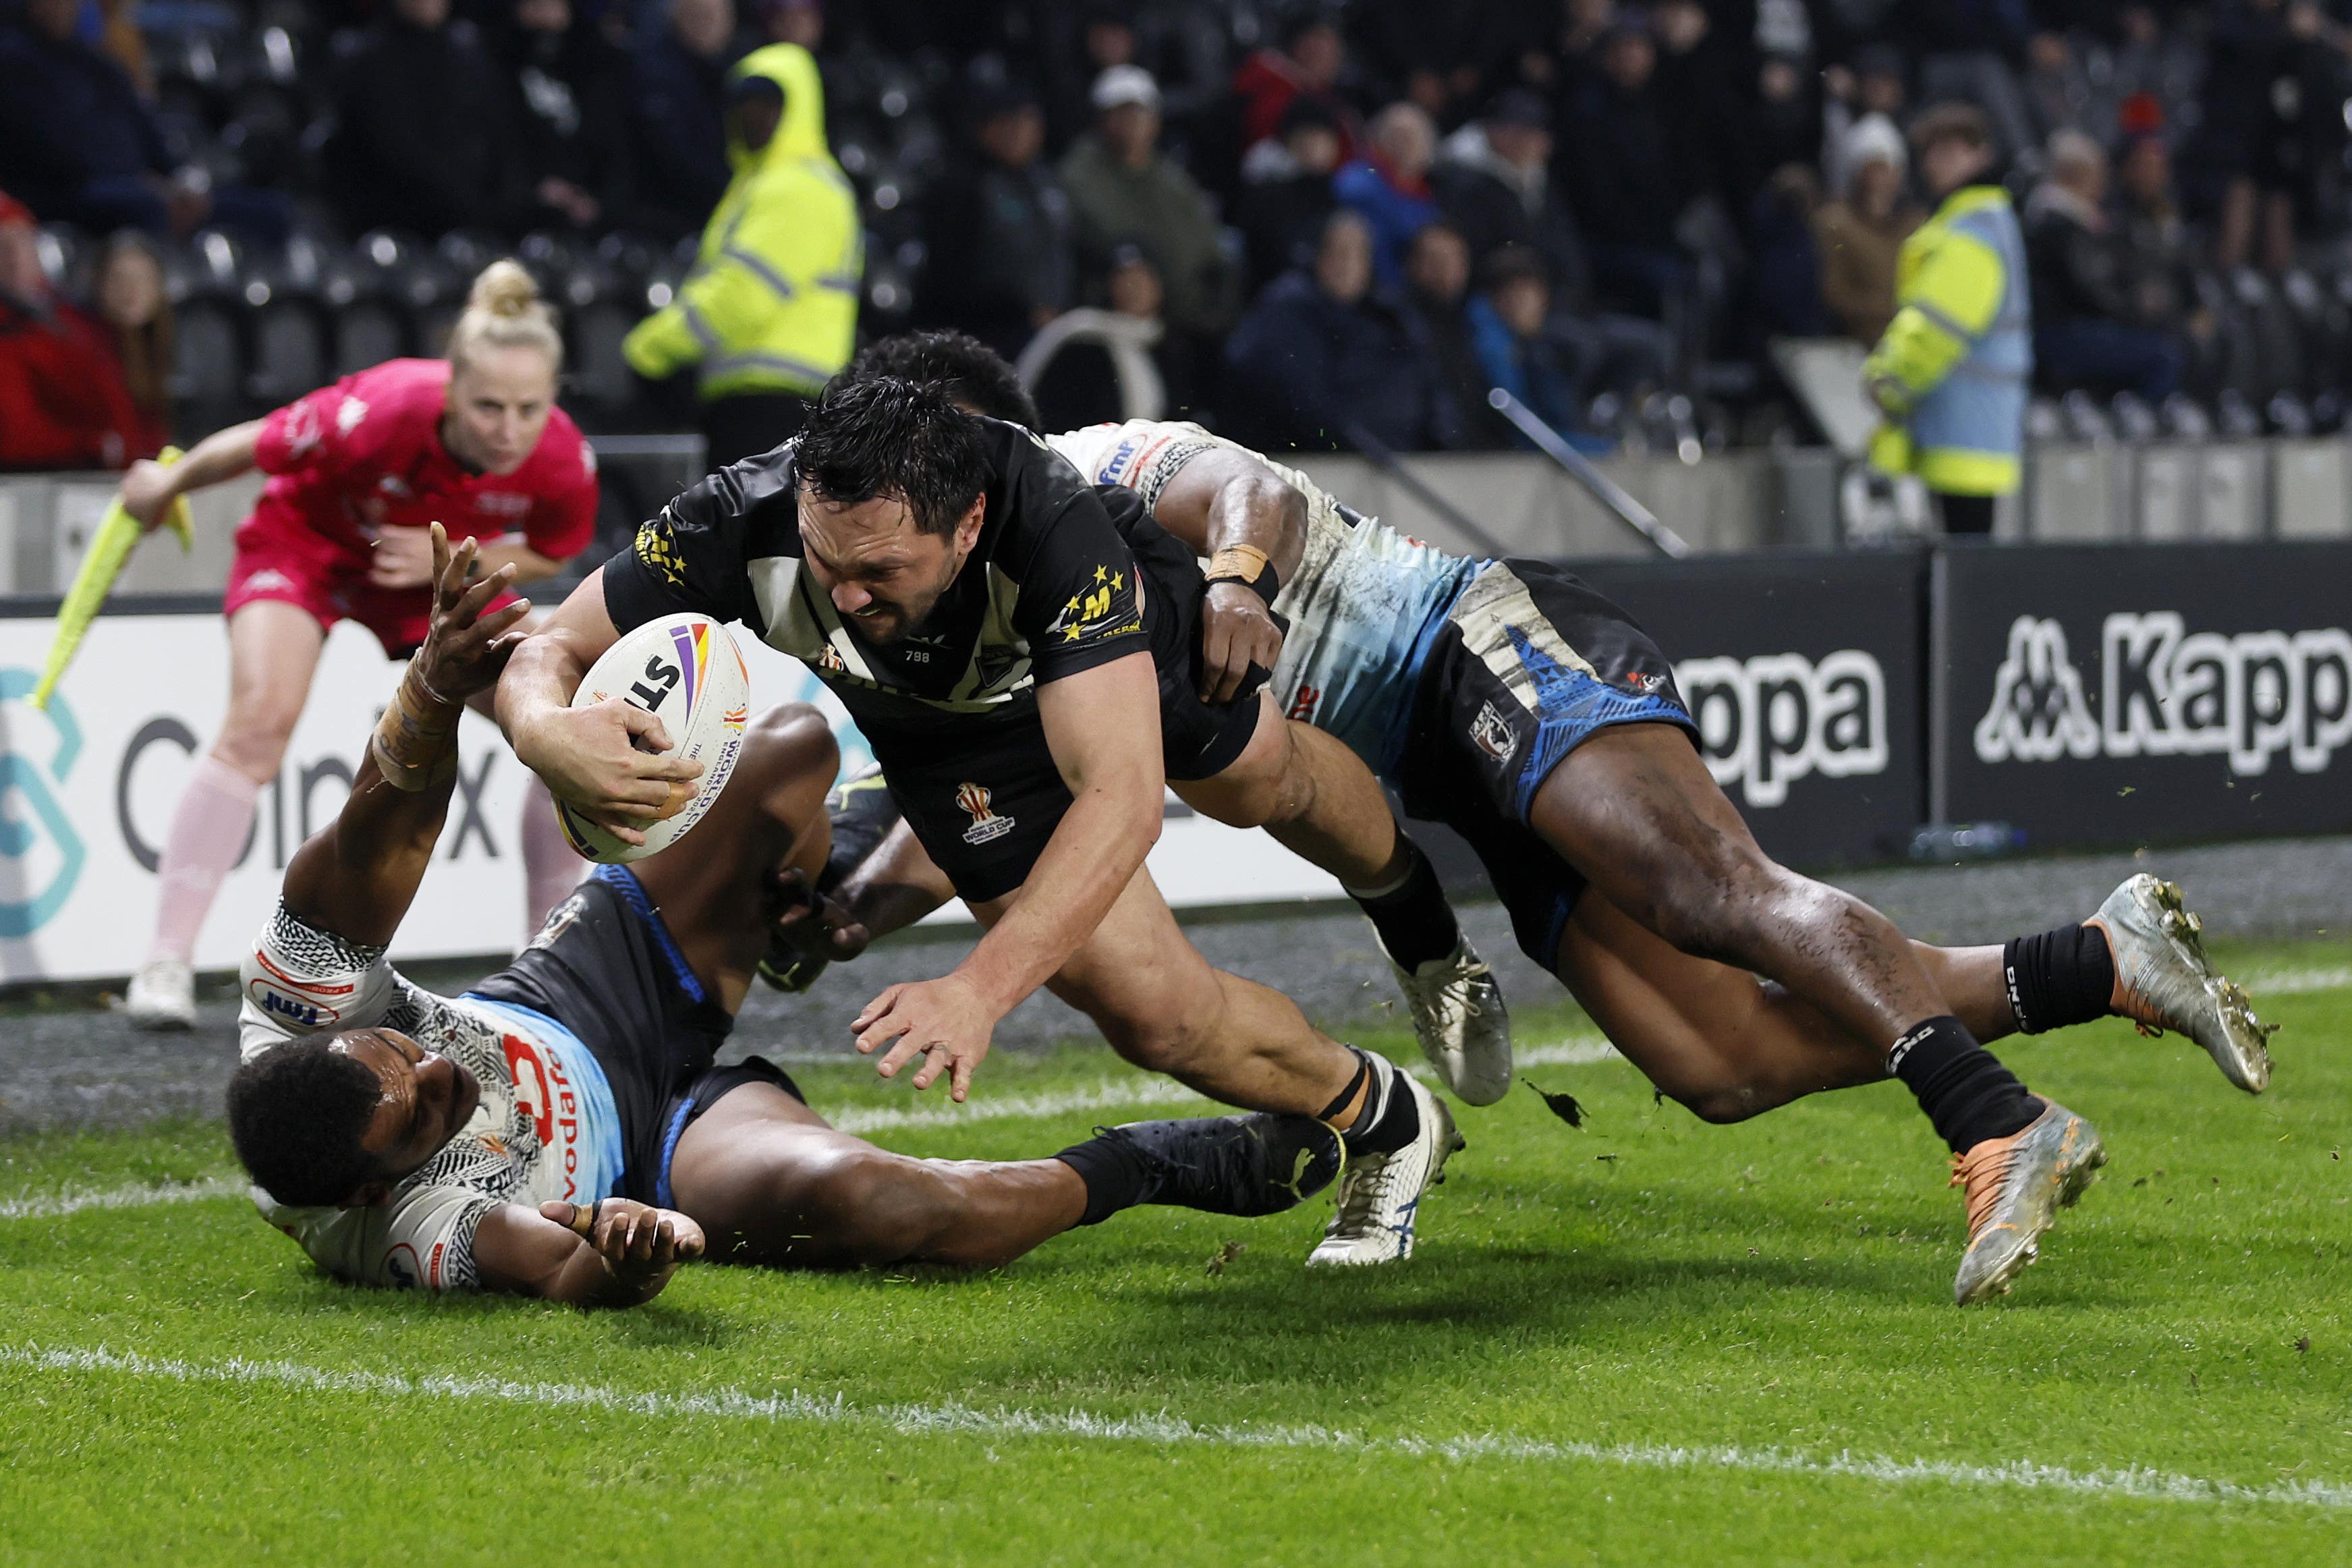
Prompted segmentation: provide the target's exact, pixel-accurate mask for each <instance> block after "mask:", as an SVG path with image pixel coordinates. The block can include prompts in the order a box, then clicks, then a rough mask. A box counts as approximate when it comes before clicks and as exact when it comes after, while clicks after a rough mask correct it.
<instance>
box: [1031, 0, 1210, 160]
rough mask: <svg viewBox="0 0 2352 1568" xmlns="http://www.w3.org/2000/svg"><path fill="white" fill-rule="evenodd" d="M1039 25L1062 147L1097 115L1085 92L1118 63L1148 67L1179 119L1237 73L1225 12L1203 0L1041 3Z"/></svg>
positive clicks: (1052, 131)
mask: <svg viewBox="0 0 2352 1568" xmlns="http://www.w3.org/2000/svg"><path fill="white" fill-rule="evenodd" d="M1204 12H1205V14H1204ZM1038 26H1039V28H1040V37H1039V44H1040V48H1039V51H1038V52H1039V53H1040V54H1041V55H1042V56H1043V63H1044V67H1045V83H1046V89H1047V104H1046V117H1045V118H1046V131H1047V135H1048V139H1049V140H1050V141H1051V142H1053V144H1054V145H1055V146H1057V147H1059V146H1064V145H1066V144H1067V143H1068V142H1070V141H1071V140H1072V139H1073V138H1075V137H1076V136H1077V135H1078V133H1079V132H1083V131H1084V130H1086V128H1087V125H1088V124H1089V123H1090V122H1091V121H1092V120H1093V118H1094V114H1093V105H1092V103H1091V102H1090V101H1089V100H1088V98H1087V94H1088V92H1089V90H1090V89H1092V88H1093V86H1094V83H1095V79H1096V78H1097V77H1099V76H1101V75H1102V73H1103V72H1105V71H1107V70H1108V69H1110V68H1111V67H1113V66H1140V67H1142V68H1144V69H1146V70H1148V71H1150V73H1151V76H1152V79H1153V81H1155V82H1157V83H1158V84H1159V87H1160V110H1161V113H1162V114H1163V116H1165V117H1166V118H1167V119H1169V120H1170V121H1173V122H1175V123H1177V124H1179V125H1181V124H1183V123H1185V122H1186V121H1189V120H1190V119H1191V117H1192V116H1193V115H1195V114H1198V113H1199V112H1200V111H1201V110H1203V109H1204V108H1206V107H1208V106H1209V105H1210V104H1212V103H1214V102H1216V101H1218V100H1221V99H1223V96H1224V95H1225V92H1226V83H1227V82H1228V80H1229V79H1231V77H1232V74H1233V72H1232V68H1231V63H1230V61H1229V59H1228V58H1227V56H1226V54H1225V49H1224V43H1225V28H1224V26H1223V16H1222V15H1219V14H1218V13H1217V12H1216V11H1215V10H1214V9H1213V8H1206V7H1204V6H1203V5H1202V4H1201V0H1082V3H1081V4H1078V5H1067V4H1064V5H1052V6H1045V7H1040V8H1039V19H1038Z"/></svg>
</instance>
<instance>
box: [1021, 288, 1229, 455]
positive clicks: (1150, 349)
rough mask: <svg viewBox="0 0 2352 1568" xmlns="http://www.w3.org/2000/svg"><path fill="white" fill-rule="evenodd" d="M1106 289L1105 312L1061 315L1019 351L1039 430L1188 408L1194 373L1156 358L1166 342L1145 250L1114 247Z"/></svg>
mask: <svg viewBox="0 0 2352 1568" xmlns="http://www.w3.org/2000/svg"><path fill="white" fill-rule="evenodd" d="M1104 287H1105V293H1106V295H1107V297H1108V299H1107V305H1106V307H1105V308H1103V309H1096V308H1094V307H1091V306H1088V307H1083V308H1081V309H1079V310H1070V311H1066V312H1065V313H1064V314H1063V315H1061V316H1059V317H1056V318H1055V321H1054V322H1053V324H1052V325H1050V326H1048V327H1047V328H1046V329H1045V331H1042V332H1040V333H1038V334H1037V336H1036V337H1035V338H1034V340H1032V346H1031V348H1030V349H1028V350H1027V351H1024V354H1023V356H1022V361H1021V364H1020V366H1019V369H1020V372H1021V379H1022V380H1023V381H1024V382H1027V383H1028V384H1030V385H1032V386H1034V388H1035V389H1036V397H1037V406H1038V408H1039V409H1040V410H1042V415H1041V417H1042V418H1043V420H1044V424H1043V425H1042V426H1040V428H1042V429H1046V430H1076V429H1077V428H1079V427H1080V426H1087V425H1099V424H1103V423H1105V422H1107V421H1111V420H1119V419H1160V418H1164V417H1166V416H1167V415H1168V411H1169V409H1170V407H1171V405H1173V406H1174V407H1176V408H1183V407H1186V406H1189V405H1190V404H1191V402H1192V396H1191V387H1190V377H1191V374H1192V366H1191V365H1190V364H1189V363H1183V364H1180V363H1175V362H1173V361H1171V359H1169V358H1168V357H1167V356H1166V355H1165V354H1163V353H1160V350H1161V349H1162V348H1163V347H1164V346H1165V345H1166V343H1167V342H1168V334H1167V330H1166V328H1165V326H1164V325H1163V324H1162V323H1161V321H1160V300H1161V290H1160V275H1159V274H1158V273H1157V272H1154V271H1153V270H1152V269H1151V263H1150V262H1149V261H1147V260H1145V259H1144V258H1143V252H1141V251H1140V250H1138V249H1137V248H1136V247H1134V246H1131V245H1123V246H1121V247H1119V248H1118V251H1117V252H1116V253H1114V254H1113V256H1112V257H1111V263H1110V275H1109V276H1108V278H1107V279H1105V280H1104ZM1171 376H1172V377H1173V379H1171Z"/></svg>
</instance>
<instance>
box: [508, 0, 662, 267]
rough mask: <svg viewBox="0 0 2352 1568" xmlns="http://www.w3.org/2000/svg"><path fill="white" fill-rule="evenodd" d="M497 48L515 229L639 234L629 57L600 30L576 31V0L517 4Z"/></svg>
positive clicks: (535, 0) (521, 1)
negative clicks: (510, 150) (510, 137)
mask: <svg viewBox="0 0 2352 1568" xmlns="http://www.w3.org/2000/svg"><path fill="white" fill-rule="evenodd" d="M497 42H498V53H497V58H498V62H499V77H500V82H501V85H502V86H503V87H504V88H505V89H506V94H507V110H508V122H509V124H511V125H512V126H513V127H514V138H515V140H514V157H515V163H516V171H515V174H516V184H517V189H516V191H515V192H514V195H513V200H512V203H511V206H510V210H509V216H508V220H507V226H508V227H509V228H510V229H511V230H512V231H513V232H515V233H518V234H521V233H527V232H529V231H530V230H532V229H540V228H544V229H554V230H558V231H562V230H566V229H569V230H571V231H572V232H573V233H575V234H583V235H587V234H601V233H603V232H604V231H605V230H607V229H611V228H633V227H636V226H638V225H637V224H636V223H635V213H634V212H633V210H632V208H631V201H632V198H633V191H634V186H635V157H634V151H633V149H632V148H631V146H630V143H629V121H628V72H629V63H628V57H627V56H626V55H625V54H623V53H622V52H621V51H620V50H619V49H617V48H615V47H614V46H613V45H611V44H610V43H607V42H606V41H605V39H604V35H603V34H601V33H600V32H598V31H597V30H596V29H595V28H593V27H589V26H573V25H572V0H514V13H513V17H512V20H511V23H510V25H509V26H507V27H506V28H505V29H503V30H502V31H501V32H500V34H499V37H498V40H497Z"/></svg>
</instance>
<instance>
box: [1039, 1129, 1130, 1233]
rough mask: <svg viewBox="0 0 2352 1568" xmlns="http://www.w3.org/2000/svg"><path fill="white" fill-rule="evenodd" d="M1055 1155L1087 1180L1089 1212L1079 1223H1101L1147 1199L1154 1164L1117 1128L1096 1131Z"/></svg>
mask: <svg viewBox="0 0 2352 1568" xmlns="http://www.w3.org/2000/svg"><path fill="white" fill-rule="evenodd" d="M1054 1158H1055V1159H1056V1160H1059V1161H1060V1162H1062V1163H1063V1164H1065V1165H1067V1166H1068V1167H1069V1168H1070V1169H1071V1170H1073V1171H1076V1173H1078V1180H1080V1181H1082V1182H1084V1183H1085V1184H1087V1212H1086V1214H1085V1215H1083V1216H1081V1217H1080V1218H1079V1220H1078V1223H1079V1224H1080V1225H1100V1224H1101V1223H1102V1222H1103V1221H1105V1220H1107V1219H1108V1218H1110V1216H1111V1215H1115V1214H1117V1213H1118V1212H1119V1211H1120V1210H1121V1209H1131V1208H1133V1207H1134V1206H1135V1205H1138V1204H1139V1203H1141V1202H1142V1201H1143V1200H1144V1196H1145V1194H1147V1193H1148V1192H1149V1191H1150V1186H1151V1168H1150V1166H1149V1165H1148V1164H1146V1163H1144V1159H1143V1152H1142V1151H1141V1150H1139V1149H1138V1148H1137V1147H1136V1146H1135V1144H1134V1142H1132V1141H1131V1140H1129V1139H1126V1138H1122V1137H1120V1136H1118V1133H1116V1132H1108V1131H1107V1132H1097V1133H1096V1134H1095V1135H1094V1136H1093V1137H1091V1138H1089V1139H1087V1141H1086V1142H1083V1143H1073V1144H1071V1145H1070V1146H1069V1147H1068V1148H1066V1149H1065V1150H1063V1151H1062V1152H1060V1153H1058V1154H1056V1155H1055V1156H1054Z"/></svg>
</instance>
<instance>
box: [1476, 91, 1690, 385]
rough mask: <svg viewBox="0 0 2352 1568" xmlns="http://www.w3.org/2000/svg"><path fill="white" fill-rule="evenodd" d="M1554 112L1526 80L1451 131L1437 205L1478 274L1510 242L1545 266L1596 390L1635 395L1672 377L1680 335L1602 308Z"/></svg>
mask: <svg viewBox="0 0 2352 1568" xmlns="http://www.w3.org/2000/svg"><path fill="white" fill-rule="evenodd" d="M1551 161H1552V135H1551V128H1550V115H1549V112H1548V111H1547V110H1546V109H1545V107H1544V102H1543V100H1541V99H1539V98H1538V97H1537V96H1536V95H1535V94H1534V93H1533V92H1530V91H1528V89H1525V88H1516V89H1511V90H1510V91H1507V92H1505V93H1503V94H1502V95H1501V96H1500V97H1498V98H1497V99H1496V100H1495V104H1494V107H1493V108H1491V109H1489V110H1487V111H1486V117H1485V118H1484V119H1483V120H1481V121H1477V122H1476V123H1475V124H1471V125H1465V126H1464V127H1463V128H1462V129H1461V130H1460V131H1458V132H1454V134H1453V135H1452V136H1450V137H1448V138H1447V139H1446V142H1445V153H1444V157H1443V158H1441V159H1440V160H1439V162H1438V164H1437V166H1436V168H1435V169H1434V170H1433V171H1432V172H1431V174H1430V183H1431V184H1432V185H1433V187H1434V188H1435V190H1436V193H1437V201H1438V205H1439V206H1441V207H1442V208H1444V212H1445V215H1446V217H1447V218H1448V220H1449V221H1451V222H1452V223H1453V225H1454V227H1455V228H1457V229H1459V230H1460V231H1461V233H1462V236H1463V237H1464V238H1465V239H1466V240H1468V241H1469V244H1470V256H1471V267H1472V270H1473V272H1474V274H1475V271H1476V269H1477V268H1480V267H1482V266H1484V265H1485V264H1486V260H1487V259H1488V258H1491V257H1492V256H1493V255H1494V254H1495V253H1496V251H1498V250H1500V249H1501V248H1502V247H1504V246H1506V245H1521V246H1525V247H1528V249H1530V250H1532V251H1533V252H1535V254H1536V256H1537V257H1538V259H1540V260H1541V261H1542V262H1543V264H1544V273H1545V277H1546V279H1547V281H1548V283H1549V294H1550V300H1551V321H1550V323H1549V326H1548V327H1547V329H1546V331H1547V332H1548V333H1549V336H1550V337H1551V338H1552V339H1553V340H1554V341H1555V342H1559V344H1560V345H1561V346H1562V348H1563V350H1564V351H1565V352H1567V353H1569V354H1570V358H1571V359H1572V361H1573V362H1574V363H1575V364H1576V365H1577V366H1578V367H1579V374H1580V376H1581V377H1582V378H1583V380H1584V382H1585V384H1586V385H1587V387H1588V388H1589V389H1590V390H1592V391H1595V392H1598V391H1612V392H1619V393H1630V392H1632V391H1633V390H1634V389H1635V388H1637V387H1641V386H1654V385H1655V384H1658V383H1659V382H1660V381H1662V380H1664V376H1665V371H1666V363H1667V361H1668V360H1669V359H1670V358H1671V357H1672V349H1673V342H1672V340H1671V339H1670V338H1669V336H1668V335H1667V333H1666V331H1665V330H1664V328H1662V327H1660V326H1659V325H1658V323H1657V322H1655V321H1643V320H1642V319H1641V318H1640V317H1637V316H1628V315H1623V314H1620V313H1618V312H1614V311H1607V310H1597V309H1595V308H1594V305H1593V300H1592V274H1591V266H1590V264H1589V263H1588V262H1587V260H1586V258H1585V250H1584V240H1583V237H1582V236H1581V235H1580V234H1579V233H1578V232H1577V227H1576V220H1575V219H1574V217H1572V216H1570V213H1569V210H1568V204H1567V203H1566V202H1565V201H1563V200H1562V199H1561V198H1560V197H1559V195H1557V194H1556V193H1555V192H1554V190H1553V188H1552V185H1551V181H1550V177H1549V169H1550V165H1551Z"/></svg>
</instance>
